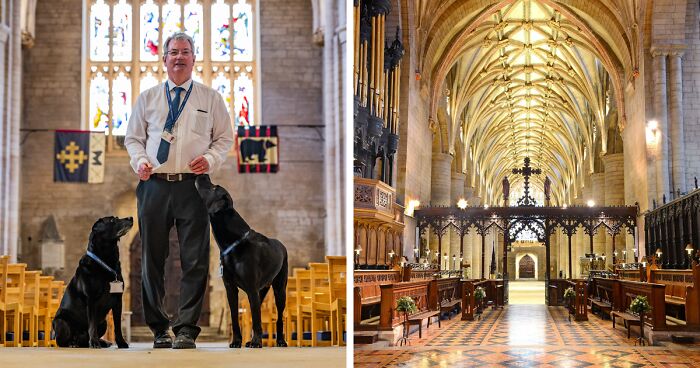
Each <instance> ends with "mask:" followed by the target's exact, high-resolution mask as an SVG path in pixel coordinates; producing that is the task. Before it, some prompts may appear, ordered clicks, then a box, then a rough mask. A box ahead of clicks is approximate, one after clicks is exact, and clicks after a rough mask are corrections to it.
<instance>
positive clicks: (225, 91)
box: [212, 72, 231, 112]
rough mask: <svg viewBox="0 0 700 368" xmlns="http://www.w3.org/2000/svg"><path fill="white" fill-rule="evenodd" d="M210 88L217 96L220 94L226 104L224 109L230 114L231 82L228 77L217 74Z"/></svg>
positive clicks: (220, 73)
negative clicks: (215, 91) (217, 93)
mask: <svg viewBox="0 0 700 368" xmlns="http://www.w3.org/2000/svg"><path fill="white" fill-rule="evenodd" d="M212 88H214V89H215V90H217V92H219V94H221V97H223V98H224V102H225V103H226V109H227V110H228V111H229V112H230V111H231V80H230V79H228V77H227V76H226V75H225V74H224V73H222V72H219V74H218V75H217V76H216V78H214V81H213V83H212Z"/></svg>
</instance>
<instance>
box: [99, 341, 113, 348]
mask: <svg viewBox="0 0 700 368" xmlns="http://www.w3.org/2000/svg"><path fill="white" fill-rule="evenodd" d="M110 346H112V343H111V342H109V341H105V340H102V339H100V347H101V348H108V347H110Z"/></svg>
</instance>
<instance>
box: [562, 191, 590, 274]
mask: <svg viewBox="0 0 700 368" xmlns="http://www.w3.org/2000/svg"><path fill="white" fill-rule="evenodd" d="M574 205H576V206H585V205H586V200H585V197H584V194H583V192H582V191H580V192H579V193H578V197H577V198H576V199H574ZM567 241H568V240H567ZM567 246H568V244H567ZM586 253H588V236H586V233H585V230H584V229H583V227H580V226H579V227H578V228H577V229H576V233H575V234H574V236H573V237H572V238H571V266H572V269H573V271H572V272H571V277H580V276H581V264H580V262H579V259H580V257H583V256H584V255H585V254H586Z"/></svg>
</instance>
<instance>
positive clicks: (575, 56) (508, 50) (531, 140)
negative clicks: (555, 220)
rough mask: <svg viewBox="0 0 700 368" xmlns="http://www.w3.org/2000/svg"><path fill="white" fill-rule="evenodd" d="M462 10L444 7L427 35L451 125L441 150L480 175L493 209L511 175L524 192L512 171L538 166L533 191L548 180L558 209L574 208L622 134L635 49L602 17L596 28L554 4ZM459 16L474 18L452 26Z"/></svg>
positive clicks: (531, 0) (533, 1) (440, 101)
mask: <svg viewBox="0 0 700 368" xmlns="http://www.w3.org/2000/svg"><path fill="white" fill-rule="evenodd" d="M419 3H422V2H420V1H419ZM472 3H473V2H472ZM458 5H460V4H458V2H454V1H447V2H445V3H443V4H442V5H440V6H438V8H436V9H434V10H435V11H437V12H438V14H443V15H442V16H439V17H437V18H435V19H436V20H433V21H432V22H433V23H431V24H430V26H428V25H425V26H424V28H426V29H431V31H430V32H429V33H428V34H427V35H426V37H425V43H424V44H423V46H424V48H425V50H426V53H424V54H423V60H422V62H423V64H424V66H425V67H426V69H429V70H431V71H432V72H431V76H432V78H434V79H436V80H433V81H432V83H433V86H434V89H437V88H439V89H440V90H435V91H433V92H434V93H433V97H434V101H433V106H432V110H433V111H435V112H436V113H435V114H434V115H433V116H434V117H435V119H436V120H445V121H438V123H439V125H440V130H439V137H438V143H437V144H439V145H441V147H442V150H443V151H445V152H451V153H453V154H455V155H457V156H459V157H458V160H456V162H458V163H459V164H460V165H462V167H461V168H459V169H461V170H462V171H465V172H469V171H473V172H474V173H476V175H469V177H470V178H471V180H472V181H473V182H472V183H471V184H472V185H476V186H478V187H480V188H481V193H480V195H481V196H483V197H485V198H486V199H487V200H490V201H491V202H495V201H496V198H498V197H499V196H500V190H501V185H500V183H501V180H502V179H503V177H504V176H506V175H509V179H510V181H511V185H512V186H513V188H514V189H515V190H514V192H518V191H519V190H518V187H519V186H521V185H522V177H520V176H517V175H512V174H511V170H512V169H513V168H517V167H520V166H522V163H523V159H524V158H525V157H530V159H531V160H532V164H533V166H535V167H538V168H540V169H542V171H543V174H542V175H540V176H539V177H535V178H534V179H532V184H533V185H534V186H535V187H538V188H539V189H540V190H541V189H542V186H543V181H544V178H545V176H548V177H549V178H550V179H551V180H552V189H553V193H552V194H553V200H554V201H555V203H558V204H564V203H570V200H571V198H573V194H575V193H576V189H575V186H576V185H577V183H580V179H581V177H582V176H583V174H587V173H589V172H591V171H592V170H593V163H594V160H592V159H591V155H593V154H599V153H601V152H602V153H605V152H606V151H607V146H606V145H607V134H608V130H609V128H611V127H612V128H614V129H613V130H611V131H612V132H614V134H619V131H618V130H617V129H616V128H617V127H618V125H620V126H623V125H624V104H623V103H621V102H620V101H621V98H622V96H621V89H622V88H621V85H622V80H624V79H626V78H629V77H631V73H629V75H626V74H625V71H627V70H633V69H635V68H636V62H635V61H634V60H633V58H632V57H629V56H628V55H629V53H628V52H627V51H625V50H627V49H629V48H630V47H632V43H633V42H636V41H634V40H633V37H629V34H626V33H625V32H622V33H619V32H616V30H615V28H616V26H617V24H619V23H615V24H610V25H609V28H610V29H609V30H607V31H606V30H605V29H603V28H601V24H600V23H601V22H603V21H604V20H605V19H602V18H604V17H600V18H601V19H597V20H593V19H592V18H591V17H589V16H588V15H586V14H582V13H581V12H576V11H574V10H572V9H571V8H564V7H563V6H561V5H560V4H556V3H555V2H553V1H550V0H512V1H505V2H500V3H498V2H494V4H493V5H492V6H491V7H483V6H481V7H474V8H471V9H470V8H466V7H461V8H457V6H458ZM460 9H461V11H462V12H469V11H470V10H471V12H470V13H468V14H466V15H465V14H462V18H461V19H462V20H461V21H459V20H457V19H456V18H455V20H454V21H453V22H452V24H450V25H449V26H448V25H447V24H448V23H449V19H450V17H451V16H452V13H455V12H456V13H459V12H460ZM439 10H442V12H444V13H442V12H441V11H439ZM618 10H619V9H618ZM617 17H618V18H619V17H621V15H620V14H617ZM623 18H624V17H623ZM440 19H442V20H440ZM424 21H427V20H424ZM442 23H444V24H442ZM440 35H442V37H439V36H440ZM616 42H617V43H620V42H621V43H622V45H626V46H625V47H622V48H621V47H619V45H617V46H616ZM438 110H440V111H442V110H444V111H445V114H438V113H437V111H438ZM438 117H441V118H442V119H438ZM596 150H597V152H596Z"/></svg>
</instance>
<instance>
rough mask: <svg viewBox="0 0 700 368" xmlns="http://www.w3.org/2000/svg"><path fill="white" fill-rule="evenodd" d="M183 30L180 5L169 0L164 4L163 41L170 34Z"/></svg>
mask: <svg viewBox="0 0 700 368" xmlns="http://www.w3.org/2000/svg"><path fill="white" fill-rule="evenodd" d="M180 31H182V23H181V22H180V5H178V4H175V3H173V0H169V1H168V3H167V4H165V5H163V42H165V40H166V39H167V38H168V36H169V35H171V34H173V33H175V32H180Z"/></svg>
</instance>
